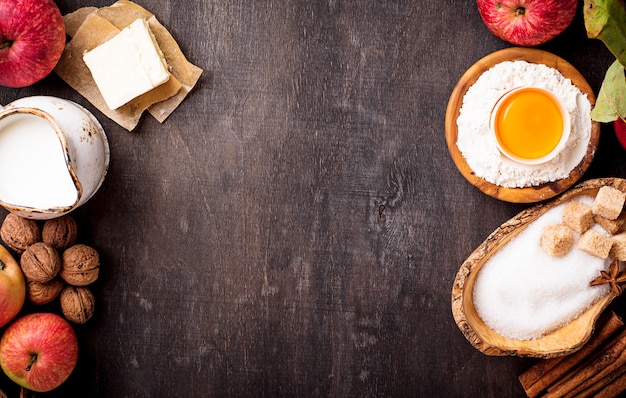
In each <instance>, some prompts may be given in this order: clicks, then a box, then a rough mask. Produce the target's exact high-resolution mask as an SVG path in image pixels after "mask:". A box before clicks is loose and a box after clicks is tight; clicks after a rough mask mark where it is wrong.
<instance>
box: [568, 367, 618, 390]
mask: <svg viewBox="0 0 626 398" xmlns="http://www.w3.org/2000/svg"><path fill="white" fill-rule="evenodd" d="M624 373H626V364H623V365H622V366H620V367H619V368H617V369H615V370H614V371H612V372H608V373H606V374H605V375H603V376H602V377H600V378H598V379H597V380H595V381H591V382H590V380H587V381H586V382H585V383H583V384H581V386H580V388H577V389H576V390H577V392H576V393H575V394H569V395H568V396H572V397H590V396H592V395H593V394H595V393H597V392H598V391H601V390H602V389H603V388H604V387H606V386H608V385H609V384H611V383H612V382H613V381H615V380H617V379H618V378H619V377H621V376H622V375H623V374H624Z"/></svg>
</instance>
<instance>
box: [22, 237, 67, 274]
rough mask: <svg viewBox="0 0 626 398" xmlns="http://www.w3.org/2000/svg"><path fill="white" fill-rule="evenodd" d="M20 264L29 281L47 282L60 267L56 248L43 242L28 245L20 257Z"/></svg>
mask: <svg viewBox="0 0 626 398" xmlns="http://www.w3.org/2000/svg"><path fill="white" fill-rule="evenodd" d="M20 266H21V267H22V272H24V276H26V279H27V280H29V281H34V282H41V283H45V282H49V281H51V280H52V279H54V277H55V276H57V274H58V272H59V270H60V269H61V258H60V257H59V253H58V252H57V250H56V249H55V248H54V247H52V246H50V245H48V244H46V243H43V242H37V243H35V244H33V245H30V246H28V248H27V249H26V251H25V252H24V253H23V254H22V257H21V258H20Z"/></svg>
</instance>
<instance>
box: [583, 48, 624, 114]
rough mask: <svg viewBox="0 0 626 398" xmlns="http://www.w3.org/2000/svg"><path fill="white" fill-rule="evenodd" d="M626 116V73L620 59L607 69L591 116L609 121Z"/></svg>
mask: <svg viewBox="0 0 626 398" xmlns="http://www.w3.org/2000/svg"><path fill="white" fill-rule="evenodd" d="M624 117H626V75H625V74H624V67H623V66H622V65H621V64H620V63H619V61H617V60H616V61H615V62H613V64H612V65H611V66H610V67H609V69H608V70H607V71H606V75H605V76H604V81H603V82H602V87H600V92H599V93H598V98H597V100H596V105H595V107H594V108H593V110H592V111H591V118H592V119H593V120H595V121H597V122H601V123H609V122H612V121H614V120H616V119H618V118H622V119H624Z"/></svg>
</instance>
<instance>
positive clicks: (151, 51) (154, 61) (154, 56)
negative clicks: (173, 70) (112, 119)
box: [83, 18, 170, 110]
mask: <svg viewBox="0 0 626 398" xmlns="http://www.w3.org/2000/svg"><path fill="white" fill-rule="evenodd" d="M83 60H84V61H85V64H86V65H87V67H88V68H89V70H90V72H91V75H92V77H93V80H94V81H95V83H96V86H98V89H99V90H100V93H101V94H102V97H103V98H104V101H105V102H106V104H107V106H108V107H109V108H110V109H112V110H113V109H117V108H119V107H120V106H122V105H124V104H126V103H128V102H129V101H131V100H133V99H134V98H137V97H138V96H140V95H142V94H144V93H147V92H148V91H150V90H152V89H153V88H155V87H158V86H160V85H161V84H163V83H165V82H166V81H167V80H168V79H169V78H170V73H169V70H168V67H167V63H166V62H165V59H164V57H163V53H162V52H161V49H160V48H159V45H158V44H157V42H156V40H155V38H154V35H153V34H152V32H151V31H150V27H149V26H148V23H147V22H146V21H145V20H144V19H141V18H139V19H136V20H135V21H134V22H132V23H131V24H130V25H129V26H127V27H126V28H124V29H122V30H121V31H120V33H118V34H117V35H115V36H114V37H113V38H111V39H110V40H108V41H105V42H104V43H102V44H100V45H99V46H97V47H95V48H94V49H92V50H90V51H87V52H85V53H84V54H83Z"/></svg>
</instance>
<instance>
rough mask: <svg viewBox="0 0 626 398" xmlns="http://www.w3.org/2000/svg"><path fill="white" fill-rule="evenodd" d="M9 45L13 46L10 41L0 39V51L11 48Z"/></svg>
mask: <svg viewBox="0 0 626 398" xmlns="http://www.w3.org/2000/svg"><path fill="white" fill-rule="evenodd" d="M11 44H13V42H12V41H11V40H4V38H2V37H0V50H4V49H5V48H9V47H11Z"/></svg>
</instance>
